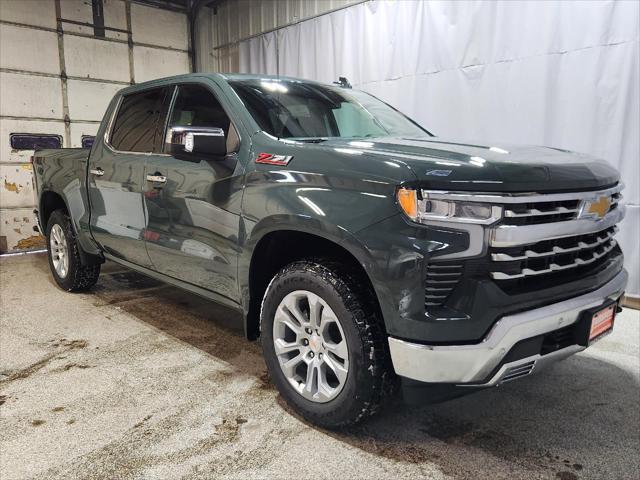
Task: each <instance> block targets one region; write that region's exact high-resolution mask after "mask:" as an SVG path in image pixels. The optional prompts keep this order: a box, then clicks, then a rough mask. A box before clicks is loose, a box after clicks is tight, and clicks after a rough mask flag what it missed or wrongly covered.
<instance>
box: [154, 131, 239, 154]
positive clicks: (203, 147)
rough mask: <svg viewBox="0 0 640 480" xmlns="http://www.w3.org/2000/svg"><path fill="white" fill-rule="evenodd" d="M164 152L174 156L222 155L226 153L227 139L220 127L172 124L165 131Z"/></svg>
mask: <svg viewBox="0 0 640 480" xmlns="http://www.w3.org/2000/svg"><path fill="white" fill-rule="evenodd" d="M165 152H166V153H169V154H171V155H175V156H176V157H191V156H192V155H206V156H216V157H223V156H225V155H226V154H227V139H226V138H225V136H224V130H222V129H221V128H215V127H191V126H173V127H169V131H168V132H167V138H166V145H165Z"/></svg>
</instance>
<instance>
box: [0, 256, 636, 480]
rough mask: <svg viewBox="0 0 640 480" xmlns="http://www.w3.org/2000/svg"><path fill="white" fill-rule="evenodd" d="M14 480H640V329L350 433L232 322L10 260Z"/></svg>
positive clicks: (166, 298) (0, 463)
mask: <svg viewBox="0 0 640 480" xmlns="http://www.w3.org/2000/svg"><path fill="white" fill-rule="evenodd" d="M0 269H1V270H0V284H1V293H0V294H1V299H2V306H1V312H2V321H1V324H0V329H1V330H0V333H1V335H0V405H1V406H0V432H1V433H0V478H2V480H10V479H11V480H12V479H16V478H26V477H31V478H48V479H50V478H162V479H165V478H177V477H185V478H238V479H240V478H241V479H247V478H287V479H288V478H314V479H322V478H328V479H332V480H336V479H342V478H351V479H357V478H368V479H377V478H390V479H391V478H393V479H395V478H416V477H424V478H434V479H439V478H492V479H494V478H509V479H517V478H552V479H553V478H560V479H563V480H570V479H576V478H580V479H586V478H638V474H639V468H640V466H639V458H640V456H638V451H640V438H639V433H638V432H639V431H640V430H638V426H639V425H640V406H639V381H640V379H639V370H640V365H639V353H638V340H639V337H640V331H639V326H640V318H639V312H638V311H633V310H625V311H624V312H623V313H622V314H620V315H619V317H618V319H617V321H616V328H615V331H614V333H613V334H612V335H610V336H608V337H607V338H606V339H604V340H602V341H601V342H599V343H597V344H596V345H594V346H593V347H591V348H590V349H589V350H587V351H586V352H583V353H581V354H578V355H576V356H574V357H572V358H570V359H568V360H566V361H564V362H561V363H559V364H557V365H555V366H554V367H552V368H551V369H549V370H547V371H546V372H544V373H543V374H540V375H537V376H532V377H529V378H526V379H522V380H519V381H516V382H512V383H510V384H507V385H505V386H503V387H501V388H496V389H491V390H486V391H483V392H479V393H476V394H474V395H469V396H466V397H463V398H458V399H456V400H452V401H449V402H447V403H442V404H438V405H432V406H422V407H407V406H403V405H401V404H397V405H395V406H394V407H392V408H390V409H389V410H388V411H387V412H386V413H385V414H383V415H380V416H378V417H377V418H375V419H374V420H373V421H370V422H369V423H366V424H365V425H362V426H359V427H357V428H354V429H351V430H350V431H348V432H342V433H335V432H326V431H323V430H320V429H318V428H315V427H313V426H311V425H307V424H305V423H304V422H302V421H300V420H299V419H298V418H296V417H295V416H293V415H292V414H291V413H290V412H289V411H288V410H287V408H286V406H285V405H284V403H283V401H282V400H281V398H280V397H279V395H278V394H277V392H276V391H275V390H274V388H273V387H272V385H271V384H270V383H269V380H268V377H267V375H266V373H265V366H264V362H263V361H262V358H261V355H260V349H259V346H258V345H257V344H252V343H248V342H245V340H244V339H243V338H242V333H241V331H240V330H238V329H237V328H231V327H230V325H233V324H234V321H235V320H237V319H236V318H235V317H234V314H232V313H230V312H229V311H226V310H224V309H222V308H220V307H218V306H216V305H214V304H211V303H208V302H205V301H203V300H201V299H199V298H197V297H194V296H192V295H189V294H187V293H184V292H182V291H179V290H177V289H174V288H172V287H168V286H165V285H162V284H159V283H157V282H155V281H152V280H148V279H146V278H144V277H141V276H139V275H137V274H134V273H132V272H130V271H127V270H124V269H122V268H120V267H118V266H115V265H113V264H111V265H106V266H105V268H104V272H105V273H104V274H103V275H102V277H101V279H100V281H99V283H98V286H97V287H96V289H95V290H94V291H92V292H91V293H88V294H76V295H73V294H68V293H64V292H62V291H60V290H59V289H58V288H57V287H56V286H55V285H54V283H53V280H52V279H51V276H50V274H49V271H48V265H47V260H46V257H45V256H43V255H28V256H19V257H8V258H7V257H3V258H1V259H0Z"/></svg>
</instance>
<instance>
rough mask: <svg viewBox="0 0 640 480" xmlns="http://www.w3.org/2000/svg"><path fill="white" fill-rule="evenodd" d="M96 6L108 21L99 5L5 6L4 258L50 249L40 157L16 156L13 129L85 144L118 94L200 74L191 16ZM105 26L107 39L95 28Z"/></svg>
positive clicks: (0, 155)
mask: <svg viewBox="0 0 640 480" xmlns="http://www.w3.org/2000/svg"><path fill="white" fill-rule="evenodd" d="M95 3H97V4H101V6H102V12H101V13H102V20H100V18H98V17H95V16H94V14H95V13H96V12H94V2H92V0H0V253H5V252H15V251H21V250H30V249H33V248H38V247H42V246H43V245H44V243H43V241H42V237H40V236H39V235H36V234H35V232H34V231H33V228H32V227H33V224H34V215H33V213H32V211H33V208H34V205H35V194H34V190H33V182H32V172H31V164H30V163H29V158H30V156H31V155H32V154H33V151H32V150H13V149H12V148H11V146H10V140H9V136H10V134H11V133H32V134H56V135H60V136H61V137H62V139H63V144H64V146H65V147H79V146H80V145H81V139H82V136H83V135H95V133H96V131H97V129H98V125H99V124H100V120H101V119H102V115H103V113H104V111H105V109H106V107H107V104H108V103H109V101H110V100H111V98H112V97H113V95H114V93H115V92H116V91H118V90H119V89H121V88H123V87H125V86H127V85H129V84H131V83H135V82H142V81H145V80H150V79H153V78H158V77H163V76H167V75H174V74H178V73H186V72H188V71H189V70H190V65H191V63H190V58H189V38H190V36H189V27H188V21H187V16H186V14H185V13H182V12H178V11H169V10H163V9H159V8H154V7H150V6H147V5H141V4H138V3H135V2H134V1H130V0H103V1H102V2H95ZM96 8H99V7H96ZM94 22H95V23H94ZM102 22H103V23H104V32H103V35H104V36H101V35H102V33H101V32H100V31H96V30H95V28H94V26H96V25H98V26H99V25H100V23H102Z"/></svg>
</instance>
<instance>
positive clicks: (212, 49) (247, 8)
mask: <svg viewBox="0 0 640 480" xmlns="http://www.w3.org/2000/svg"><path fill="white" fill-rule="evenodd" d="M363 1H366V0H270V1H264V0H225V1H223V2H221V3H220V4H218V5H217V6H216V7H215V8H203V9H202V10H201V11H200V12H199V15H198V18H197V23H196V38H197V40H196V65H197V69H198V70H199V71H205V72H237V71H238V69H239V62H238V42H240V41H242V40H246V39H247V38H251V37H254V36H256V35H260V34H262V33H265V32H269V31H272V30H275V29H278V28H282V27H285V26H287V25H291V24H294V23H297V22H300V21H302V20H306V19H309V18H313V17H316V16H318V15H322V14H325V13H328V12H332V11H335V10H339V9H341V8H345V7H348V6H350V5H354V4H356V3H362V2H363Z"/></svg>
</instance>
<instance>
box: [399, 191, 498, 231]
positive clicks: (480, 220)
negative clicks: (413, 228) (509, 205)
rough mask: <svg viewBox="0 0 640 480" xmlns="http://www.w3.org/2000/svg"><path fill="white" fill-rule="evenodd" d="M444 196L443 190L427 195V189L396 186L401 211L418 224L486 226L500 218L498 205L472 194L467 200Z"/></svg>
mask: <svg viewBox="0 0 640 480" xmlns="http://www.w3.org/2000/svg"><path fill="white" fill-rule="evenodd" d="M443 196H444V195H443V194H442V193H437V194H434V195H430V192H428V191H424V190H423V191H422V192H418V191H417V190H414V189H409V188H399V189H398V192H397V199H398V205H400V208H402V211H403V212H404V213H405V214H406V215H407V216H408V217H409V218H410V219H411V220H413V221H414V222H418V223H428V222H429V221H441V222H442V221H444V222H464V223H477V224H481V225H489V224H491V223H494V222H496V221H497V220H499V219H500V218H501V217H502V207H501V206H499V205H492V204H490V203H480V202H473V196H472V195H468V197H469V200H467V199H466V198H465V199H464V200H459V199H457V198H456V199H447V198H442V197H443ZM434 197H437V198H434ZM452 197H453V196H452Z"/></svg>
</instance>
